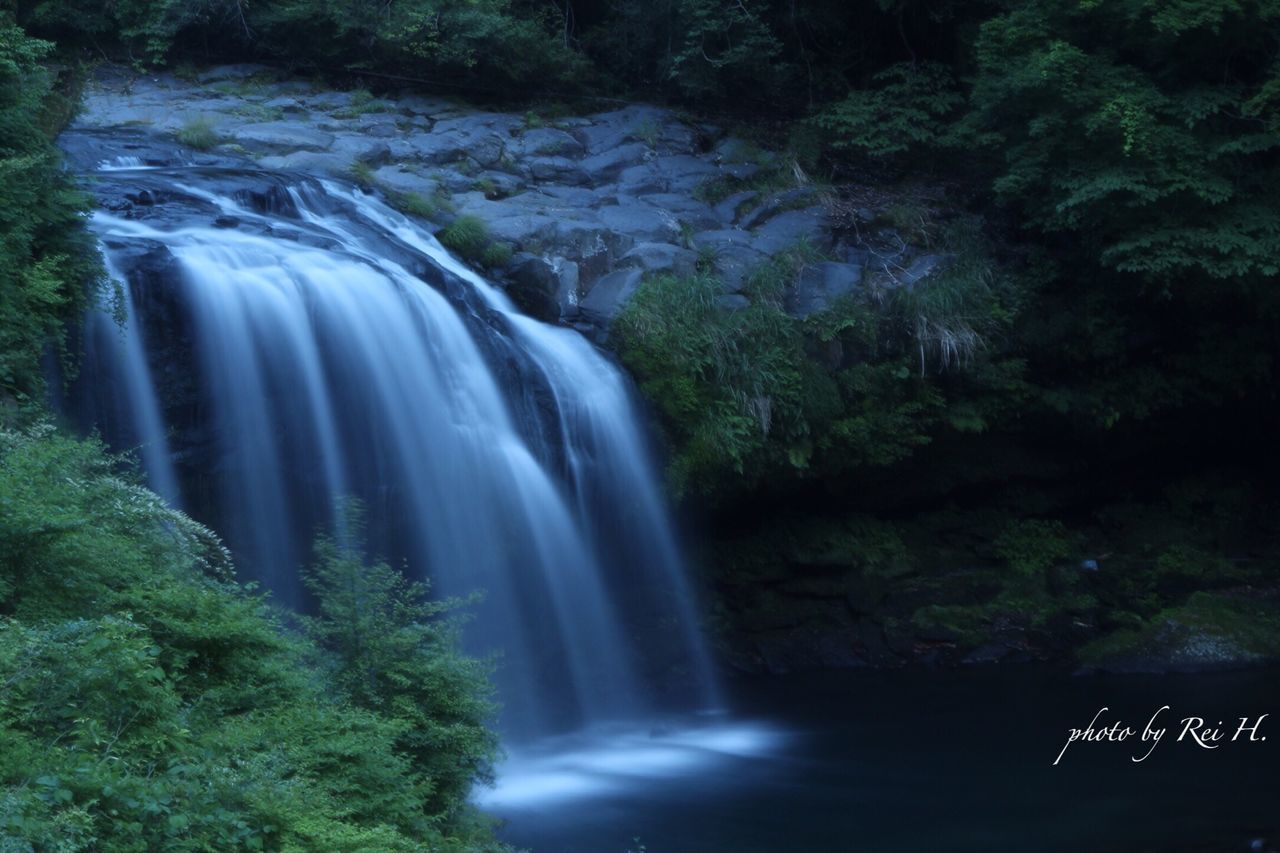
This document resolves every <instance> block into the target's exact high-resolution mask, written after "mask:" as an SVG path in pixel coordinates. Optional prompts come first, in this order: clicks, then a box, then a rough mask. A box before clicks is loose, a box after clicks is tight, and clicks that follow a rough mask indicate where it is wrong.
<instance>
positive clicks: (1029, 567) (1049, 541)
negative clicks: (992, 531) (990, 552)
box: [993, 519, 1072, 575]
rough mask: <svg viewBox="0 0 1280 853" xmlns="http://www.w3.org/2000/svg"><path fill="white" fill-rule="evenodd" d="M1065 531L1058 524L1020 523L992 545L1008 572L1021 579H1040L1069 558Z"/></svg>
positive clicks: (1069, 550)
mask: <svg viewBox="0 0 1280 853" xmlns="http://www.w3.org/2000/svg"><path fill="white" fill-rule="evenodd" d="M1071 544H1072V543H1071V541H1070V539H1069V538H1068V535H1067V529H1066V527H1064V526H1063V525H1062V523H1061V522H1058V521H1044V520H1041V519H1021V520H1019V521H1016V522H1013V523H1012V524H1010V525H1009V526H1008V527H1006V528H1005V529H1004V531H1003V532H1001V534H1000V535H999V536H998V537H996V540H995V542H994V543H993V545H994V546H995V551H996V554H998V555H999V556H1000V558H1001V559H1002V560H1004V561H1005V563H1007V564H1008V566H1009V568H1010V569H1012V570H1013V571H1014V572H1016V573H1017V574H1020V575H1040V574H1043V573H1044V572H1045V571H1047V570H1048V569H1049V568H1050V567H1051V566H1052V565H1053V564H1054V563H1056V562H1058V561H1059V560H1064V559H1066V558H1067V557H1069V556H1070V555H1071V550H1072V548H1071Z"/></svg>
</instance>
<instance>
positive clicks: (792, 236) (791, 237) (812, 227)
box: [751, 207, 830, 255]
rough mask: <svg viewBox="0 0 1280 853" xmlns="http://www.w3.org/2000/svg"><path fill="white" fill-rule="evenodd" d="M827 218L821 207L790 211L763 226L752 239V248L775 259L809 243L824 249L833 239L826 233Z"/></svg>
mask: <svg viewBox="0 0 1280 853" xmlns="http://www.w3.org/2000/svg"><path fill="white" fill-rule="evenodd" d="M825 221H826V217H825V214H824V212H823V210H822V208H820V207H813V208H808V209H806V210H788V211H787V212H786V213H780V214H778V215H777V216H775V217H774V218H772V219H770V220H769V221H768V222H766V223H765V224H764V225H763V226H761V227H760V228H759V229H758V230H757V231H756V232H755V235H754V236H753V237H752V239H751V245H752V247H753V248H755V249H756V250H757V251H759V252H763V253H764V254H766V255H776V254H778V253H780V252H784V251H786V250H787V249H790V248H791V247H793V246H795V245H796V244H797V243H800V242H807V243H808V244H809V245H811V246H814V247H816V248H819V249H821V248H825V247H826V244H827V243H828V242H829V240H830V238H829V236H828V235H827V233H826V231H825V229H824V223H825Z"/></svg>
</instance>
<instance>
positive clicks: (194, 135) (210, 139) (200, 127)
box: [178, 116, 222, 151]
mask: <svg viewBox="0 0 1280 853" xmlns="http://www.w3.org/2000/svg"><path fill="white" fill-rule="evenodd" d="M221 140H222V137H220V136H219V135H218V131H217V130H216V129H215V128H214V126H213V124H212V123H210V121H209V120H208V119H207V118H205V117H203V116H201V117H199V118H193V119H191V120H190V121H188V122H186V123H185V124H183V125H182V127H181V129H179V130H178V141H179V142H181V143H182V144H183V145H187V146H190V147H191V148H195V149H196V150H197V151H208V150H209V149H210V148H213V147H214V146H215V145H217V144H218V143H219V142H220V141H221Z"/></svg>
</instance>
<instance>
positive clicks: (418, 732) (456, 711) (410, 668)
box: [305, 502, 497, 817]
mask: <svg viewBox="0 0 1280 853" xmlns="http://www.w3.org/2000/svg"><path fill="white" fill-rule="evenodd" d="M345 518H346V523H345V525H344V527H345V528H346V536H345V537H344V538H343V539H341V540H338V539H334V538H332V537H329V536H320V537H319V538H318V539H317V542H316V547H315V563H314V566H313V568H312V569H311V570H310V571H309V572H307V574H306V576H305V580H306V583H307V587H308V589H310V590H311V592H312V593H313V594H314V595H315V596H316V599H317V614H316V616H315V617H313V618H310V619H308V620H307V626H308V632H309V634H310V635H311V637H312V638H313V639H314V640H315V642H316V644H317V645H318V646H319V647H320V648H321V649H323V650H324V651H326V652H328V653H329V655H330V656H331V658H330V666H331V668H332V671H333V676H334V682H335V684H336V685H337V686H338V688H339V689H340V691H341V692H342V693H343V694H344V695H345V696H347V697H348V698H349V699H350V701H351V702H352V703H353V704H354V705H356V706H357V707H360V708H365V709H368V710H371V711H376V712H377V713H378V714H380V715H383V716H386V717H389V718H391V719H393V720H395V721H396V722H397V723H398V724H399V725H400V727H401V729H400V736H399V738H398V740H397V746H398V749H399V750H400V752H401V753H402V754H404V755H405V756H406V757H408V759H409V760H410V762H411V764H412V766H413V767H414V768H415V769H416V770H417V771H419V772H420V773H422V774H423V775H424V777H425V778H426V780H427V782H428V784H429V785H430V788H431V795H430V799H429V801H428V804H429V805H428V810H429V812H430V813H431V814H433V815H434V816H438V817H448V816H450V815H452V813H453V812H454V810H456V809H457V808H458V807H459V806H460V805H462V803H463V801H464V800H465V799H466V796H467V794H468V792H469V791H470V788H471V786H472V785H473V784H474V783H475V782H476V781H477V780H487V779H489V778H490V777H491V773H492V762H493V759H494V758H495V756H496V754H497V739H496V736H495V735H494V734H493V733H492V732H491V731H489V730H488V729H486V728H485V722H486V721H487V720H488V719H489V717H490V716H491V715H492V713H493V710H494V706H493V704H492V703H491V701H490V695H491V689H490V687H489V683H488V667H487V665H485V664H484V663H483V662H481V661H477V660H475V659H471V658H467V657H464V656H462V655H461V654H460V653H459V651H458V647H457V630H458V623H457V620H456V619H452V618H447V614H449V613H450V612H452V611H454V610H456V609H457V608H458V607H460V606H462V605H464V604H465V602H464V601H459V600H456V599H446V600H442V601H429V600H428V599H427V594H428V587H427V585H426V584H424V583H414V582H411V581H409V580H408V579H407V578H406V577H405V576H404V574H402V573H401V572H398V571H396V570H395V569H393V568H391V567H390V566H388V565H387V564H386V563H383V562H375V563H372V564H367V563H366V562H365V560H364V557H363V554H362V549H363V530H364V525H363V520H362V515H361V509H360V506H359V505H358V504H356V503H354V502H352V503H349V504H348V505H347V507H346V511H345Z"/></svg>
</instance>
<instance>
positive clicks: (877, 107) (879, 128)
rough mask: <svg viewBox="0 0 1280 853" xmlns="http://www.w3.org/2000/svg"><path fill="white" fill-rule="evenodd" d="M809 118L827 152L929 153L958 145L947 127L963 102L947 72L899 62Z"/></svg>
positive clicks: (933, 66)
mask: <svg viewBox="0 0 1280 853" xmlns="http://www.w3.org/2000/svg"><path fill="white" fill-rule="evenodd" d="M872 82H873V83H874V84H875V86H874V88H870V89H860V90H857V91H854V92H851V93H850V94H849V96H848V97H846V98H845V99H844V100H843V101H839V102H838V103H835V104H832V105H831V106H829V107H827V108H826V109H825V110H823V111H822V112H820V113H818V115H816V116H815V117H814V118H813V122H814V124H815V125H816V126H817V127H818V128H819V129H821V130H822V131H823V133H824V134H825V135H826V138H827V140H828V142H829V144H830V146H831V148H832V149H834V150H836V151H847V152H857V153H861V154H867V155H870V156H872V157H890V156H899V155H905V154H908V153H911V154H921V153H924V152H932V151H934V150H936V149H938V148H944V147H952V146H955V145H958V144H959V143H960V139H959V138H958V137H957V135H956V133H955V130H954V128H953V125H952V121H953V120H954V118H955V117H956V115H957V112H958V110H959V107H960V106H961V104H963V103H964V96H963V95H962V94H961V92H960V90H959V88H958V87H957V86H956V84H955V81H954V80H953V79H952V77H951V73H950V71H948V69H947V68H946V67H944V66H942V65H939V64H937V63H902V64H899V65H894V66H891V67H889V68H887V69H885V70H884V71H881V72H880V73H878V74H876V75H875V76H874V77H873V78H872Z"/></svg>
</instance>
